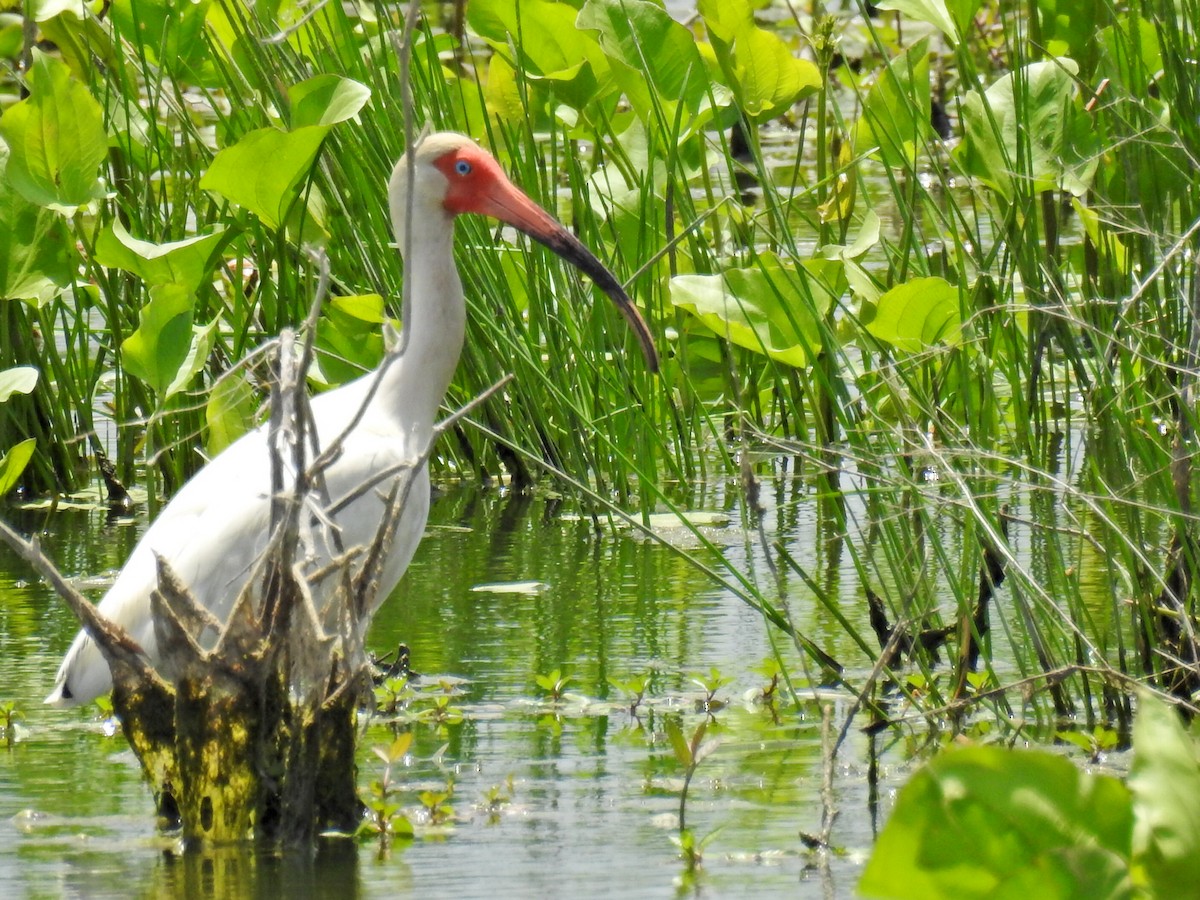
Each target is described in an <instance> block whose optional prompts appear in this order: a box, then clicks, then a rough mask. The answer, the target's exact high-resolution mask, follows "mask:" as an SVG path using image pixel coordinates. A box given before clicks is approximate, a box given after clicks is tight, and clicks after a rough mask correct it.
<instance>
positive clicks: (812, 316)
mask: <svg viewBox="0 0 1200 900" xmlns="http://www.w3.org/2000/svg"><path fill="white" fill-rule="evenodd" d="M817 284H818V282H817V281H816V279H812V278H810V276H809V274H808V273H807V272H804V271H803V270H799V271H798V270H789V269H785V268H784V267H783V266H782V265H781V264H780V263H779V262H778V261H777V260H774V259H771V258H764V259H763V262H762V265H761V266H759V267H758V268H753V269H729V270H727V271H725V272H724V273H722V274H720V275H677V276H676V277H674V278H672V279H671V288H670V290H671V303H672V304H674V305H675V306H677V307H679V308H680V309H684V310H687V311H688V312H690V313H691V314H692V315H694V316H695V317H696V318H697V319H699V320H700V321H701V322H703V323H704V325H705V326H706V327H707V328H709V329H710V330H712V331H713V332H715V333H716V334H718V335H720V336H722V337H725V338H728V339H729V340H730V341H732V342H733V343H735V344H737V345H738V346H740V347H745V348H747V349H749V350H755V351H757V352H759V353H765V354H767V355H768V356H770V357H772V358H773V359H777V360H779V361H780V362H783V363H787V364H788V365H790V366H795V367H797V368H802V367H804V366H807V365H809V364H810V363H811V362H812V359H813V355H812V354H813V353H814V352H815V348H817V347H818V346H819V342H820V329H819V327H818V323H817V318H816V317H817V316H820V315H824V311H825V310H826V309H827V308H828V305H829V301H828V298H827V297H824V296H822V297H821V298H820V299H810V298H811V297H812V295H813V291H812V288H813V287H814V286H816V285H817ZM821 293H822V294H823V293H824V292H823V291H822V292H821ZM814 307H815V308H814Z"/></svg>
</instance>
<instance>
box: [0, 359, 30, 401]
mask: <svg viewBox="0 0 1200 900" xmlns="http://www.w3.org/2000/svg"><path fill="white" fill-rule="evenodd" d="M37 381H38V370H37V369H35V368H34V367H33V366H13V367H12V368H11V369H4V370H3V371H0V403H4V402H5V401H7V400H8V398H9V397H11V396H12V395H13V394H28V393H29V392H30V391H32V390H33V389H34V388H35V387H37Z"/></svg>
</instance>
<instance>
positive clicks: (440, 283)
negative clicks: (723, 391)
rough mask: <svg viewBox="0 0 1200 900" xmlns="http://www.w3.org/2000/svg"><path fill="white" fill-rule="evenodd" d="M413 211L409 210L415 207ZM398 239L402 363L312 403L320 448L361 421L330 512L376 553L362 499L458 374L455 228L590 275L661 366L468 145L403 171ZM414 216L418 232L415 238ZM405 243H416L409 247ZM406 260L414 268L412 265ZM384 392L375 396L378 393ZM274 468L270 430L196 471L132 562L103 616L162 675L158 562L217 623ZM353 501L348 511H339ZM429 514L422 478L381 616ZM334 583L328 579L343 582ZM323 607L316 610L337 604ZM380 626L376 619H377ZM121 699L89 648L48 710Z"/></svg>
mask: <svg viewBox="0 0 1200 900" xmlns="http://www.w3.org/2000/svg"><path fill="white" fill-rule="evenodd" d="M410 198H411V199H410ZM388 200H389V203H390V205H391V215H392V226H393V229H394V231H395V234H396V242H397V245H398V246H399V247H400V248H401V252H402V253H405V252H406V248H407V249H408V252H407V254H406V259H405V277H406V278H408V279H409V280H410V282H409V286H410V289H411V301H410V302H409V307H410V308H408V309H406V310H405V314H406V316H407V317H408V319H409V320H408V321H405V322H404V323H403V325H404V344H403V348H402V350H401V351H400V353H399V355H398V356H396V357H395V358H394V359H393V360H391V361H390V362H385V364H384V369H383V371H382V373H380V372H378V371H377V372H374V373H368V374H367V375H365V376H363V377H361V378H359V379H357V380H356V381H353V382H351V383H349V384H347V385H345V386H343V387H341V388H338V389H336V390H332V391H328V392H326V393H324V394H320V395H318V396H317V397H315V398H313V402H312V414H313V422H314V423H315V426H316V431H317V434H318V437H319V443H320V446H322V447H324V446H327V445H328V444H329V442H331V441H333V440H334V439H335V438H336V437H338V436H339V435H342V434H343V432H345V431H346V428H347V426H348V425H350V424H351V422H352V420H353V418H354V416H355V415H356V414H357V412H358V411H359V407H360V406H362V405H363V404H364V402H365V403H366V406H365V411H364V412H363V415H362V416H361V419H360V420H359V421H358V423H357V424H355V426H354V427H353V429H351V430H350V431H349V432H348V433H347V434H346V435H345V438H344V444H343V447H342V452H341V454H340V456H339V457H338V458H337V460H336V462H334V463H333V464H332V465H331V466H330V467H329V468H328V469H327V470H326V472H325V479H326V484H327V487H328V492H329V497H330V500H331V503H330V506H329V509H331V510H335V511H336V512H334V514H333V515H332V520H333V523H334V526H335V527H336V528H337V529H338V531H339V532H340V538H341V546H342V547H344V548H351V547H356V546H364V545H367V544H369V543H370V541H371V539H372V538H373V537H374V534H375V531H376V529H377V527H378V526H379V523H380V521H381V520H382V517H383V515H384V499H383V494H384V493H386V486H383V489H381V488H379V487H376V488H375V489H372V490H367V491H361V490H359V489H360V488H361V486H362V485H363V484H364V483H366V482H368V481H369V480H370V479H371V478H372V476H373V475H378V473H381V472H385V471H389V470H390V469H392V468H393V467H396V466H397V465H401V464H403V463H405V462H411V461H415V460H417V459H419V458H420V456H421V455H422V454H423V453H424V451H425V449H426V447H427V445H428V444H429V442H430V440H431V439H432V436H433V427H434V422H435V419H436V418H437V414H438V407H439V406H440V404H441V402H442V398H443V397H444V396H445V393H446V388H447V387H448V386H449V384H450V379H451V377H452V376H453V374H454V369H455V367H456V365H457V364H458V357H459V354H460V353H461V351H462V345H463V337H464V334H465V328H466V305H465V302H464V299H463V290H462V283H461V282H460V280H459V277H458V271H457V270H456V269H455V266H454V257H453V242H454V218H455V216H457V215H459V214H460V213H479V214H482V215H485V216H491V217H493V218H496V219H499V220H500V221H501V222H504V223H506V224H509V225H512V226H513V227H514V228H517V229H518V230H520V231H522V232H524V233H525V234H527V235H529V236H530V237H531V238H533V239H534V240H536V241H538V242H539V243H541V244H544V245H545V246H546V247H548V248H549V249H551V250H553V251H554V252H555V253H557V254H558V255H559V256H561V257H562V258H563V259H565V260H567V261H568V262H570V263H572V264H574V265H575V266H577V267H578V268H579V269H580V270H582V271H583V272H584V273H586V274H587V275H589V276H590V277H591V278H592V279H593V280H594V281H595V282H596V284H597V285H598V286H599V287H600V288H601V289H602V290H604V292H605V293H607V294H608V295H609V297H611V298H612V300H613V302H614V303H615V304H616V305H617V307H618V309H620V311H621V313H622V314H623V315H624V316H625V318H626V320H627V321H628V322H629V324H630V325H631V326H632V328H633V330H634V332H635V333H636V335H637V337H638V340H639V341H640V342H641V346H642V350H643V352H644V353H645V356H646V360H647V362H648V364H649V366H650V368H651V369H652V370H656V369H657V365H658V358H657V356H656V354H655V350H654V342H653V339H652V337H651V335H650V331H649V329H648V328H647V327H646V323H645V322H644V320H643V319H642V317H641V315H640V314H639V313H638V311H637V308H636V307H635V306H634V305H633V303H632V301H631V300H630V299H629V297H628V296H627V295H626V294H625V292H624V290H623V289H622V288H621V286H620V284H619V283H618V282H617V280H616V278H614V277H613V275H612V273H611V272H609V271H608V270H607V269H606V268H605V267H604V266H603V265H602V264H601V263H600V262H599V261H598V260H597V259H596V257H595V256H593V255H592V254H591V252H589V251H588V250H587V248H585V247H584V246H583V244H581V243H580V242H579V240H578V239H576V238H575V237H574V235H572V234H571V233H570V232H568V231H567V230H566V229H565V228H563V226H562V225H560V224H559V223H558V222H556V221H555V220H554V219H553V218H552V217H551V216H550V215H549V213H547V212H546V211H545V210H543V209H542V208H541V207H539V206H538V205H537V204H536V203H534V202H533V201H532V200H530V199H529V198H528V197H527V196H525V194H523V193H522V192H521V191H520V190H519V189H517V188H516V187H515V186H514V185H513V184H512V182H510V181H509V180H508V178H506V177H505V175H504V173H503V172H502V171H501V169H500V166H499V164H498V163H497V162H496V160H495V159H494V158H493V157H492V156H491V155H489V154H488V153H487V152H486V151H484V150H483V149H481V148H480V147H479V146H478V145H476V144H475V143H474V142H473V141H471V140H470V139H469V138H466V137H463V136H462V135H457V134H448V133H441V134H432V135H429V136H428V137H426V138H424V139H423V140H422V141H420V142H419V144H418V145H417V148H416V150H415V167H414V175H413V179H412V182H411V184H410V182H409V164H408V157H407V156H406V157H404V158H402V159H401V160H400V162H399V163H397V164H396V168H395V170H394V171H393V172H392V177H391V181H390V183H389V185H388ZM410 205H411V222H412V223H413V228H412V231H411V233H410V234H406V232H407V231H408V229H407V228H406V220H407V217H408V215H409V209H410ZM406 238H407V239H408V241H409V243H408V244H406V243H405V241H406ZM408 257H411V258H408ZM376 379H378V381H379V384H378V387H377V388H376V389H375V393H374V394H373V395H371V394H370V390H371V387H372V383H373V382H374V381H375V380H376ZM270 484H271V476H270V458H269V453H268V448H267V432H266V429H265V427H263V428H259V429H258V430H256V431H252V432H250V433H249V434H247V435H245V436H244V437H243V438H241V439H240V440H238V441H237V442H236V443H234V444H232V445H231V446H230V447H228V448H227V449H226V450H225V451H224V452H223V453H221V454H220V455H219V456H217V457H216V458H215V459H213V460H212V462H210V463H209V464H208V465H206V466H205V467H204V468H203V469H201V470H200V471H199V472H198V473H197V474H196V476H195V477H194V478H192V479H191V480H190V481H189V482H188V483H187V484H186V485H184V487H183V488H182V489H181V490H180V491H179V493H178V494H177V495H176V496H175V497H174V498H173V499H172V500H171V502H170V503H169V504H167V506H166V508H164V509H163V511H162V513H161V514H160V515H159V516H158V518H156V519H155V521H154V522H153V524H152V525H151V526H150V527H149V529H147V531H146V533H145V534H144V535H143V536H142V539H141V540H140V541H139V542H138V544H137V546H136V547H135V548H134V551H133V554H132V555H131V556H130V557H129V561H128V562H127V563H126V564H125V567H124V568H123V569H122V570H121V572H120V574H119V575H118V576H117V579H116V581H115V582H114V583H113V585H112V587H111V588H109V591H108V593H107V594H106V595H105V597H104V599H103V600H102V601H101V603H100V606H99V610H100V612H101V613H102V614H103V615H104V616H106V617H107V618H108V619H110V620H111V621H113V622H115V623H117V624H118V625H121V626H122V627H124V628H125V629H126V631H128V632H129V633H130V635H131V636H132V637H133V638H134V640H136V641H137V642H138V643H139V644H140V645H141V647H142V648H143V649H144V650H145V651H146V654H147V656H148V657H149V659H150V661H151V662H152V663H155V664H156V663H157V662H158V655H157V649H156V641H155V635H154V622H153V619H152V615H151V604H150V593H151V591H152V590H153V589H154V587H155V586H156V583H157V571H156V565H155V554H158V555H161V556H162V557H164V558H165V559H166V560H167V561H168V562H169V563H170V564H171V567H172V568H173V569H174V571H175V572H176V574H177V575H178V576H179V577H180V579H181V580H182V582H183V583H184V584H185V585H187V586H188V588H189V589H190V591H191V592H192V595H193V596H194V597H196V599H197V600H199V602H200V603H202V604H203V605H204V606H205V607H207V608H208V609H209V610H210V611H211V612H212V613H213V614H214V615H215V616H216V617H217V619H218V620H220V621H222V622H223V621H225V619H226V618H227V617H228V615H229V611H230V609H231V608H232V605H233V602H234V600H235V599H236V598H237V596H238V593H239V592H240V591H241V589H242V587H243V585H244V584H245V583H246V581H247V579H248V578H249V576H250V573H251V570H252V569H253V568H254V565H255V563H256V561H257V560H258V558H259V557H260V556H261V555H262V553H263V551H264V549H265V547H266V544H267V539H268V530H269V522H270V498H269V493H270ZM347 497H353V499H352V500H350V502H349V503H346V504H339V502H338V501H339V498H347ZM428 512H429V472H428V469H427V468H425V467H422V468H421V469H420V470H419V471H418V472H417V474H416V479H415V481H414V483H413V485H412V488H411V490H410V491H409V492H408V500H407V502H406V504H405V506H404V507H403V510H402V512H401V516H400V520H399V525H398V527H397V529H396V535H395V539H394V541H393V543H392V546H391V549H390V552H389V556H388V557H387V560H386V562H385V564H384V566H383V570H382V573H381V575H380V589H379V591H378V593H377V594H376V597H377V601H376V602H377V603H378V602H381V601H382V600H383V599H385V598H386V597H387V595H388V593H389V592H390V591H391V589H392V588H393V587H394V586H395V584H396V582H397V581H399V579H400V576H401V575H402V574H403V573H404V570H405V569H406V568H407V567H408V564H409V561H410V560H411V559H412V556H413V552H414V551H415V550H416V548H417V544H418V543H419V542H420V540H421V535H422V533H423V531H424V530H425V520H426V516H427V514H428ZM329 537H330V536H329V534H328V533H327V532H326V534H325V535H324V539H323V540H319V541H317V542H316V543H315V544H313V545H311V546H309V547H307V548H305V549H304V550H303V551H302V552H301V553H300V554H298V558H300V557H303V558H304V559H306V561H307V565H308V567H309V571H315V570H317V569H320V568H321V566H323V565H324V564H326V563H328V562H329V561H330V559H332V558H333V556H334V555H335V548H334V546H330V541H329ZM334 580H335V579H327V581H330V582H332V581H334ZM327 595H328V592H326V595H324V596H323V595H321V594H319V593H317V594H315V595H314V599H316V600H317V602H318V603H321V601H322V599H325V600H327V599H328V596H327ZM372 612H373V610H372ZM111 687H112V680H111V676H110V673H109V669H108V665H107V663H106V662H105V661H104V658H103V656H101V654H100V651H99V650H98V649H97V647H96V646H95V644H94V643H93V641H92V639H91V638H90V637H88V636H87V634H86V633H84V632H83V631H80V632H79V634H77V635H76V636H75V640H74V642H73V643H72V644H71V647H70V649H69V650H68V651H67V655H66V657H65V659H64V660H63V663H62V666H61V667H60V668H59V671H58V679H57V682H56V684H55V687H54V690H53V691H52V692H51V694H50V696H49V697H47V698H46V702H47V703H50V704H55V705H58V706H75V705H78V704H82V703H87V702H88V701H90V700H93V699H95V698H96V697H98V696H99V695H101V694H103V693H105V692H106V691H108V690H109V689H110V688H111Z"/></svg>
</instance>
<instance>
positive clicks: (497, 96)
mask: <svg viewBox="0 0 1200 900" xmlns="http://www.w3.org/2000/svg"><path fill="white" fill-rule="evenodd" d="M484 97H485V100H486V102H487V108H488V110H489V111H490V112H491V113H492V114H493V115H495V116H497V117H499V118H500V119H502V120H504V121H506V122H524V121H525V120H526V116H527V115H528V114H529V111H528V110H526V108H525V102H524V101H523V100H522V99H521V89H520V87H519V86H518V84H517V73H516V71H515V70H514V69H513V67H512V65H510V64H509V62H508V60H506V59H505V58H504V57H503V56H501V55H500V54H499V53H494V54H492V58H491V59H490V60H489V61H488V70H487V86H486V87H485V88H484Z"/></svg>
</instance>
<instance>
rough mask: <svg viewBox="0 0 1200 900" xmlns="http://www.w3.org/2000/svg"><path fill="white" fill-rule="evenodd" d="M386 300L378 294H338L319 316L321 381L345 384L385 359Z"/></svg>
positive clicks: (317, 375) (318, 372) (318, 371)
mask: <svg viewBox="0 0 1200 900" xmlns="http://www.w3.org/2000/svg"><path fill="white" fill-rule="evenodd" d="M384 318H385V316H384V303H383V298H382V297H381V296H379V295H378V294H365V295H362V296H357V297H338V298H336V299H335V300H333V301H332V302H331V303H329V304H328V305H327V306H326V307H325V311H324V312H323V313H322V314H321V318H320V319H318V320H317V337H316V341H315V346H316V348H317V361H316V362H317V364H316V371H315V372H314V373H313V374H314V377H315V379H316V380H317V381H318V382H323V383H325V384H342V383H343V382H346V381H349V380H350V379H352V378H356V377H358V376H359V375H361V374H362V373H363V372H365V371H367V370H368V369H373V368H374V367H375V366H377V365H379V362H380V360H382V359H383V335H382V334H381V333H380V330H379V325H380V324H381V323H382V322H383V320H384Z"/></svg>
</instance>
